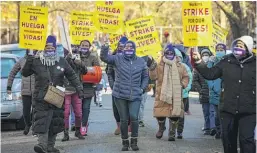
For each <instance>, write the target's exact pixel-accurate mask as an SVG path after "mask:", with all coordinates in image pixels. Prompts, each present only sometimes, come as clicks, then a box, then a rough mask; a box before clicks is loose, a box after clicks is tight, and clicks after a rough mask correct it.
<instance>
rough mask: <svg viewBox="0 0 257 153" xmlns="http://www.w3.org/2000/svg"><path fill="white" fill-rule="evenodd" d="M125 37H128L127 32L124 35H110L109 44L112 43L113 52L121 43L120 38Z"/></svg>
mask: <svg viewBox="0 0 257 153" xmlns="http://www.w3.org/2000/svg"><path fill="white" fill-rule="evenodd" d="M123 36H126V32H124V33H123V34H110V36H109V43H110V47H111V49H112V50H113V51H114V50H115V49H116V48H117V46H118V42H119V40H120V38H121V37H123Z"/></svg>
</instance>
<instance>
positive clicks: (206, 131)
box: [203, 129, 211, 135]
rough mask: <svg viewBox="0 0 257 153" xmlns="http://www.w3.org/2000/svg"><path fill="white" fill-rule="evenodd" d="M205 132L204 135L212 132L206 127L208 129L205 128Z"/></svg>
mask: <svg viewBox="0 0 257 153" xmlns="http://www.w3.org/2000/svg"><path fill="white" fill-rule="evenodd" d="M203 134H204V135H210V134H211V131H210V129H206V130H204V132H203Z"/></svg>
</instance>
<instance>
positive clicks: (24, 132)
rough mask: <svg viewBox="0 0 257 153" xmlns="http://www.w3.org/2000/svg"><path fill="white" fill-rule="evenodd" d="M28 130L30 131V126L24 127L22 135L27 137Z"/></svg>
mask: <svg viewBox="0 0 257 153" xmlns="http://www.w3.org/2000/svg"><path fill="white" fill-rule="evenodd" d="M29 129H30V126H25V129H24V131H23V134H24V135H28V133H29Z"/></svg>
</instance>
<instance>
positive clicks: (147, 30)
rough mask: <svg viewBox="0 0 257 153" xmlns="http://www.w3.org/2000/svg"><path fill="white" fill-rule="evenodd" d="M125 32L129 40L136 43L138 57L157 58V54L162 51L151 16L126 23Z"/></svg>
mask: <svg viewBox="0 0 257 153" xmlns="http://www.w3.org/2000/svg"><path fill="white" fill-rule="evenodd" d="M126 30H127V33H128V37H129V40H132V41H134V42H135V43H136V47H137V48H136V50H137V51H136V53H137V55H138V56H145V55H151V56H153V57H154V58H157V57H158V52H159V51H160V50H162V47H161V44H160V41H159V36H158V32H157V31H156V29H155V24H154V20H153V17H152V16H148V17H144V18H139V19H135V20H130V21H127V22H126Z"/></svg>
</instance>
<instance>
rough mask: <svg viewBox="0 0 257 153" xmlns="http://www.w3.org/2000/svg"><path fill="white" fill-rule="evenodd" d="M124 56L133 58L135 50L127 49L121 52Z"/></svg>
mask: <svg viewBox="0 0 257 153" xmlns="http://www.w3.org/2000/svg"><path fill="white" fill-rule="evenodd" d="M123 54H124V56H126V57H133V56H134V55H135V50H132V49H129V50H124V51H123Z"/></svg>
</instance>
